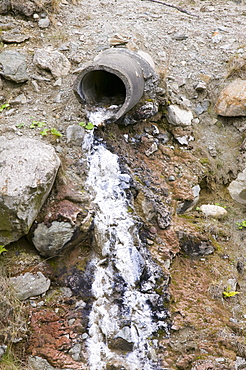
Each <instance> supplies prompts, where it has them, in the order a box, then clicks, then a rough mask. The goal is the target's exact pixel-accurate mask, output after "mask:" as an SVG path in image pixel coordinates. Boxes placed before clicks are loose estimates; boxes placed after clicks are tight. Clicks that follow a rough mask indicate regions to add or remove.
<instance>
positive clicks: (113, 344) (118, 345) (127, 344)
mask: <svg viewBox="0 0 246 370" xmlns="http://www.w3.org/2000/svg"><path fill="white" fill-rule="evenodd" d="M132 330H133V329H132V328H130V327H129V326H124V327H123V328H122V329H121V330H120V331H119V332H118V333H117V334H116V336H115V338H114V339H111V340H110V342H109V348H111V349H116V350H118V351H123V352H125V351H126V352H130V351H132V350H133V345H134V339H133V338H134V335H136V334H135V333H132Z"/></svg>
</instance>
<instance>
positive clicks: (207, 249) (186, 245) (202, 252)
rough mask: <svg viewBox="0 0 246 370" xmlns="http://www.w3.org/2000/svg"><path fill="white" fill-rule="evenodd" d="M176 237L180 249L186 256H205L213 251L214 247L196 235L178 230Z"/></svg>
mask: <svg viewBox="0 0 246 370" xmlns="http://www.w3.org/2000/svg"><path fill="white" fill-rule="evenodd" d="M178 237H179V242H180V246H181V249H182V250H183V252H185V253H186V254H187V255H188V256H192V257H198V256H206V255H209V254H211V253H213V252H214V247H213V246H212V245H211V244H210V243H209V242H208V241H207V240H202V239H201V238H200V237H199V236H197V235H193V234H188V233H185V232H184V231H180V232H179V233H178Z"/></svg>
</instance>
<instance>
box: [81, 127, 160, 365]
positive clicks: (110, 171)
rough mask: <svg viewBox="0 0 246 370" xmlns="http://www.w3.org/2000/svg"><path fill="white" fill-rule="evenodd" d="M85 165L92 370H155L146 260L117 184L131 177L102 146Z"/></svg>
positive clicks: (89, 345) (89, 350)
mask: <svg viewBox="0 0 246 370" xmlns="http://www.w3.org/2000/svg"><path fill="white" fill-rule="evenodd" d="M88 135H89V136H88V138H89V139H88V140H87V144H88V143H89V144H90V145H92V138H93V133H89V134H88ZM89 144H88V145H89ZM88 163H89V175H88V180H87V188H88V189H89V191H90V193H92V194H93V196H94V200H93V202H94V205H95V207H94V208H95V210H96V212H95V219H94V227H95V233H94V234H95V238H96V240H95V244H96V248H97V253H96V255H95V257H94V260H93V261H92V262H93V263H94V266H95V274H94V282H93V285H92V295H93V297H94V299H95V301H94V303H93V305H92V308H91V313H90V316H89V338H88V340H87V348H88V353H89V366H90V370H104V369H106V366H107V364H108V365H115V366H122V369H129V370H154V369H157V366H156V362H155V361H156V359H155V358H154V359H153V357H155V356H154V355H153V353H154V350H153V348H152V347H151V343H150V340H149V338H150V337H151V335H152V334H153V332H155V331H156V329H157V328H156V324H155V323H153V322H152V317H151V310H150V307H149V305H148V304H147V302H146V297H145V295H144V294H143V293H141V292H140V291H139V290H138V289H137V283H138V282H139V279H140V277H141V275H142V272H143V269H144V266H145V261H144V258H143V257H142V255H141V253H140V251H139V250H140V241H139V239H138V237H137V232H136V226H135V223H134V220H133V219H132V217H131V215H130V214H129V213H128V211H127V210H128V208H127V199H126V195H125V192H124V190H123V188H124V186H122V184H121V183H122V178H123V179H125V180H127V177H129V176H128V175H127V174H124V175H123V174H122V173H121V171H120V168H119V163H118V157H117V156H116V155H115V154H112V153H111V152H110V151H109V150H107V149H106V148H105V147H104V146H103V144H99V145H98V146H97V147H95V148H94V149H93V152H92V154H90V156H89V157H88Z"/></svg>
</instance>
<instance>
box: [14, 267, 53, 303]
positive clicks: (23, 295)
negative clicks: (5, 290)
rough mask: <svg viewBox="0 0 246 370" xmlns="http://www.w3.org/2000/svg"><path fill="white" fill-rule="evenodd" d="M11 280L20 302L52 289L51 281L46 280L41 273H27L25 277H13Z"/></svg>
mask: <svg viewBox="0 0 246 370" xmlns="http://www.w3.org/2000/svg"><path fill="white" fill-rule="evenodd" d="M9 280H10V283H11V285H12V286H13V288H14V290H15V293H16V296H17V298H18V299H19V300H20V301H24V300H25V299H27V298H30V297H33V296H34V297H35V296H37V295H40V294H43V293H45V292H47V290H48V289H49V287H50V279H48V278H46V277H45V276H44V274H42V272H40V271H38V272H37V273H36V274H32V273H31V272H26V273H25V274H24V275H19V276H16V277H12V278H10V279H9Z"/></svg>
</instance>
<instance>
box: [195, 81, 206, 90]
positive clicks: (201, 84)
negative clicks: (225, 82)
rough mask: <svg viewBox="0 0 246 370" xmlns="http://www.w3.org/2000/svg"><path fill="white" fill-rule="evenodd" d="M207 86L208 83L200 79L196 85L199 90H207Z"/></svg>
mask: <svg viewBox="0 0 246 370" xmlns="http://www.w3.org/2000/svg"><path fill="white" fill-rule="evenodd" d="M206 88H207V84H206V82H204V81H199V82H198V83H197V85H196V86H195V90H196V91H199V92H203V91H205V90H206Z"/></svg>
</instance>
